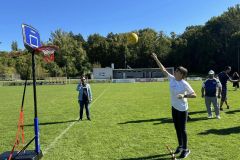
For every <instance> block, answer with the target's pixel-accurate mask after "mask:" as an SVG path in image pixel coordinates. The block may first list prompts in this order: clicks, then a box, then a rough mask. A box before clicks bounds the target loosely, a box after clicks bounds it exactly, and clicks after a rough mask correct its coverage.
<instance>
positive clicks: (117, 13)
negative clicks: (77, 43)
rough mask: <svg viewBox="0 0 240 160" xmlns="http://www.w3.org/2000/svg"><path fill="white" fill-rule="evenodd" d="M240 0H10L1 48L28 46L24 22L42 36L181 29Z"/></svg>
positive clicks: (1, 11) (1, 17)
mask: <svg viewBox="0 0 240 160" xmlns="http://www.w3.org/2000/svg"><path fill="white" fill-rule="evenodd" d="M236 4H240V0H85V1H83V0H68V1H66V0H39V1H32V0H23V1H20V0H8V1H2V2H1V7H0V21H1V25H0V42H1V44H0V51H3V50H4V51H10V50H11V43H12V41H17V42H18V47H19V48H20V49H23V48H24V46H23V40H22V31H21V24H22V23H26V24H29V25H32V26H33V27H35V28H36V29H37V30H38V31H39V32H40V35H41V40H42V41H47V40H48V39H49V38H50V34H51V32H54V31H55V30H57V29H62V30H63V31H67V32H69V31H72V32H73V33H75V34H78V33H80V34H82V35H83V36H84V38H87V37H88V36H89V35H90V34H93V33H99V34H101V35H103V36H106V35H107V34H108V33H110V32H113V33H122V32H129V31H133V30H139V29H143V28H147V27H149V28H152V29H155V30H156V31H164V32H165V33H166V34H169V33H170V32H172V31H174V32H176V33H178V34H181V33H182V32H183V31H184V30H185V28H186V27H187V26H190V25H203V24H204V23H205V22H206V21H208V20H209V19H210V18H211V17H213V16H219V15H221V14H222V13H223V12H224V11H227V9H228V8H229V7H231V6H234V5H236Z"/></svg>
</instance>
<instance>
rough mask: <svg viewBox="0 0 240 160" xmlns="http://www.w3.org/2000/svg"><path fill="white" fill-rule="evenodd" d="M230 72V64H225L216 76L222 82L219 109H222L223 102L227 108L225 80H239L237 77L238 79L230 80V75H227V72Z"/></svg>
mask: <svg viewBox="0 0 240 160" xmlns="http://www.w3.org/2000/svg"><path fill="white" fill-rule="evenodd" d="M230 72H231V67H230V66H226V67H225V69H224V71H222V72H220V73H219V74H218V78H219V80H220V82H221V84H222V94H221V102H220V110H221V111H223V108H222V106H223V103H224V102H225V104H226V105H227V109H229V108H230V107H229V105H228V102H227V81H230V82H232V83H233V82H239V79H238V80H232V79H231V78H230V77H229V75H228V74H229V73H230Z"/></svg>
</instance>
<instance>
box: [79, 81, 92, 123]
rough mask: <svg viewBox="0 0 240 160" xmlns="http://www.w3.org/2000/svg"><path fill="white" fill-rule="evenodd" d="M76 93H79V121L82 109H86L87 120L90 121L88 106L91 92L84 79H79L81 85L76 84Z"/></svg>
mask: <svg viewBox="0 0 240 160" xmlns="http://www.w3.org/2000/svg"><path fill="white" fill-rule="evenodd" d="M77 91H78V92H79V94H78V103H79V105H80V113H79V114H80V116H79V120H82V117H83V109H84V107H85V109H86V115H87V119H88V120H91V118H90V109H89V108H90V107H89V106H90V103H91V101H92V91H91V87H90V85H89V84H88V83H86V79H85V77H82V78H81V83H79V84H78V86H77Z"/></svg>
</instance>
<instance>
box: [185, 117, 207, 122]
mask: <svg viewBox="0 0 240 160" xmlns="http://www.w3.org/2000/svg"><path fill="white" fill-rule="evenodd" d="M205 120H208V118H207V117H197V118H194V117H192V116H191V117H190V118H189V119H188V123H191V122H196V121H205Z"/></svg>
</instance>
